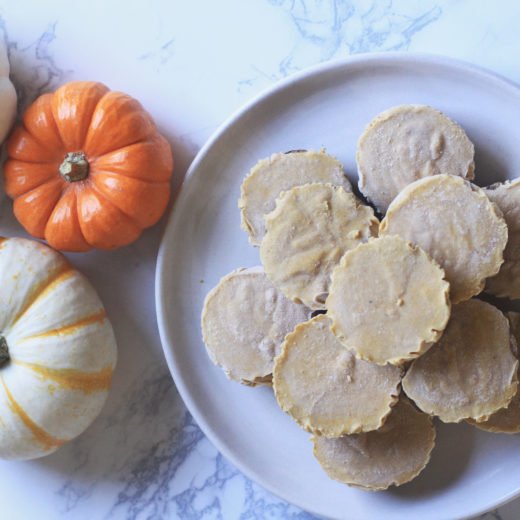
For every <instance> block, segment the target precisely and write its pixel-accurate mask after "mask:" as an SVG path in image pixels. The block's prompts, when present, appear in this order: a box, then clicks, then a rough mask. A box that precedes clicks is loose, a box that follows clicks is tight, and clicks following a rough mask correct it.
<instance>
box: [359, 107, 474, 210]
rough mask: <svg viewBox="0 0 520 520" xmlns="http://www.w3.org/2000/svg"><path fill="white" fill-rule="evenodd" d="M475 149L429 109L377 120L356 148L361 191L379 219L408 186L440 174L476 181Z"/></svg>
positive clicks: (399, 110)
mask: <svg viewBox="0 0 520 520" xmlns="http://www.w3.org/2000/svg"><path fill="white" fill-rule="evenodd" d="M474 153H475V151H474V146H473V144H472V142H471V141H470V140H469V139H468V136H467V135H466V133H465V132H464V130H463V129H462V128H461V127H460V126H459V125H458V124H457V123H455V122H454V121H452V120H451V119H450V118H448V117H446V116H445V115H444V114H443V113H442V112H439V111H438V110H436V109H434V108H432V107H429V106H425V105H400V106H396V107H393V108H390V109H388V110H386V111H384V112H382V113H381V114H379V115H378V116H376V117H375V118H374V119H373V120H372V121H371V122H370V123H369V125H368V126H367V128H366V129H365V131H364V132H363V134H362V135H361V137H360V138H359V142H358V149H357V155H356V160H357V165H358V171H359V189H360V191H361V192H362V193H363V195H365V196H366V197H367V198H368V199H369V200H370V201H371V202H372V203H373V204H374V205H375V206H376V207H377V208H378V210H379V211H380V212H381V213H384V212H385V211H386V209H387V208H388V206H389V205H390V203H391V202H392V200H393V199H394V198H395V197H396V196H397V194H398V193H399V192H400V191H401V190H402V189H403V188H404V187H405V186H407V185H408V184H410V183H412V182H414V181H416V180H418V179H421V178H424V177H430V176H432V175H437V174H439V173H449V174H452V175H459V176H460V177H462V178H463V179H469V180H471V179H473V170H474V168H475V164H474V162H473V158H474Z"/></svg>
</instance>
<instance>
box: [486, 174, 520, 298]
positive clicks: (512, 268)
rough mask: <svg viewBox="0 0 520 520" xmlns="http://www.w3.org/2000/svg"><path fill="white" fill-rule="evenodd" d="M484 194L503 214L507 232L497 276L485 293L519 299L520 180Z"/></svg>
mask: <svg viewBox="0 0 520 520" xmlns="http://www.w3.org/2000/svg"><path fill="white" fill-rule="evenodd" d="M484 191H485V193H486V195H487V196H488V198H489V200H491V201H492V202H494V203H495V204H496V205H497V206H498V208H499V209H500V210H501V212H502V213H503V215H504V218H505V221H506V224H507V228H508V231H509V239H508V241H507V245H506V248H505V250H504V263H503V264H502V266H501V267H500V271H499V272H498V274H497V275H495V276H493V278H489V279H488V280H487V281H486V292H488V293H491V294H494V295H495V296H501V297H505V298H515V299H516V298H520V179H515V180H514V181H510V182H509V181H508V182H504V183H500V184H495V185H492V186H489V187H488V188H486V189H485V190H484Z"/></svg>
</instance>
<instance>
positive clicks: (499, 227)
mask: <svg viewBox="0 0 520 520" xmlns="http://www.w3.org/2000/svg"><path fill="white" fill-rule="evenodd" d="M379 234H380V236H387V235H399V236H401V237H402V238H404V239H405V240H408V241H409V242H412V243H414V244H417V245H418V246H420V247H422V249H424V251H426V253H428V254H429V255H430V256H431V257H432V258H433V259H434V260H435V261H436V262H437V263H438V264H439V265H440V266H441V267H442V268H443V269H444V271H445V272H446V279H447V280H448V282H449V283H450V298H451V301H452V303H458V302H461V301H464V300H468V299H469V298H471V297H472V296H474V295H476V294H478V293H480V292H481V291H482V289H483V288H484V283H485V279H486V278H488V277H490V276H493V275H495V274H496V273H498V271H499V269H500V266H501V265H502V262H503V251H504V248H505V247H506V243H507V236H508V233H507V225H506V223H505V221H504V218H503V216H502V213H501V211H500V210H499V209H498V208H497V207H496V205H495V204H493V203H492V202H491V201H490V200H489V199H488V198H487V196H486V194H485V192H484V191H483V190H482V189H480V188H478V187H477V186H475V185H473V184H471V183H469V182H467V181H464V180H463V179H462V178H460V177H455V176H453V175H444V174H441V175H435V176H433V177H426V178H424V179H421V180H418V181H416V182H414V183H412V184H410V185H408V186H406V188H404V189H403V190H402V191H401V193H399V195H398V196H397V197H396V198H395V199H394V201H393V202H392V204H390V207H389V208H388V211H387V213H386V216H385V218H384V219H383V221H382V222H381V226H380V229H379Z"/></svg>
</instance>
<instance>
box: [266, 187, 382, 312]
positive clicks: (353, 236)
mask: <svg viewBox="0 0 520 520" xmlns="http://www.w3.org/2000/svg"><path fill="white" fill-rule="evenodd" d="M265 221H266V229H267V232H266V234H265V237H264V240H263V241H262V245H261V247H260V258H261V259H262V263H263V265H264V269H265V272H266V273H267V276H268V277H269V278H270V279H271V280H272V282H273V284H274V285H275V286H276V287H278V288H279V289H280V291H282V292H283V293H284V294H285V295H286V296H287V297H288V298H290V299H292V300H293V301H296V302H303V303H304V304H305V305H307V306H308V307H310V308H312V309H324V308H325V300H326V298H327V295H328V291H329V284H330V275H331V272H332V269H333V268H334V267H335V266H336V265H337V264H338V263H339V261H340V259H341V257H342V256H343V254H344V253H345V252H346V251H348V250H349V249H352V248H354V247H356V246H357V245H358V244H360V243H362V242H366V241H367V240H368V239H369V238H370V237H371V236H373V235H375V234H377V228H378V225H379V223H378V220H377V219H376V218H375V217H374V212H373V211H372V208H370V207H368V206H364V205H363V204H361V203H360V202H359V201H358V199H357V198H356V197H355V196H354V195H353V194H352V193H348V192H346V191H345V190H344V189H343V188H341V187H337V186H332V185H331V184H307V185H305V186H297V187H295V188H292V189H291V190H289V191H286V192H283V193H282V194H281V195H280V197H279V198H278V199H277V201H276V208H275V209H274V211H272V212H271V213H269V214H268V215H267V216H266V219H265Z"/></svg>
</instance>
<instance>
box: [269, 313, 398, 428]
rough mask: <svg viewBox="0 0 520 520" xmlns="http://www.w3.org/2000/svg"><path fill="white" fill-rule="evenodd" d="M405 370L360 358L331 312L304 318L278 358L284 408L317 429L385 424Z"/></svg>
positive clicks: (277, 386)
mask: <svg viewBox="0 0 520 520" xmlns="http://www.w3.org/2000/svg"><path fill="white" fill-rule="evenodd" d="M400 383H401V370H400V369H399V368H397V367H394V366H391V365H387V366H380V365H376V364H374V363H370V362H368V361H363V360H359V359H356V357H355V356H354V354H353V353H352V352H350V351H348V350H347V349H345V348H344V347H343V346H342V345H341V343H340V342H339V341H338V340H337V338H336V337H335V336H334V335H333V334H332V332H331V331H330V320H329V319H328V318H327V316H326V315H325V314H321V315H318V316H315V317H314V318H313V319H312V320H310V321H308V322H306V323H300V324H299V325H298V326H297V327H296V328H295V329H294V331H293V332H291V333H290V334H288V335H287V337H286V338H285V341H284V344H283V347H282V352H281V354H280V355H279V356H278V357H277V358H276V360H275V366H274V371H273V387H274V392H275V395H276V399H277V401H278V404H279V405H280V408H281V409H282V410H283V411H284V412H287V413H288V414H289V415H290V416H291V417H292V418H293V419H294V420H295V421H296V422H297V423H298V424H299V425H300V426H301V427H302V428H304V429H305V430H307V431H309V432H311V433H314V434H316V435H324V436H326V437H339V436H340V435H344V434H346V433H358V432H366V431H371V430H377V429H378V428H380V427H381V426H382V425H383V424H384V422H385V419H386V418H387V416H388V415H389V413H390V411H391V408H392V406H393V405H394V404H395V402H396V401H397V399H398V396H399V392H400Z"/></svg>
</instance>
